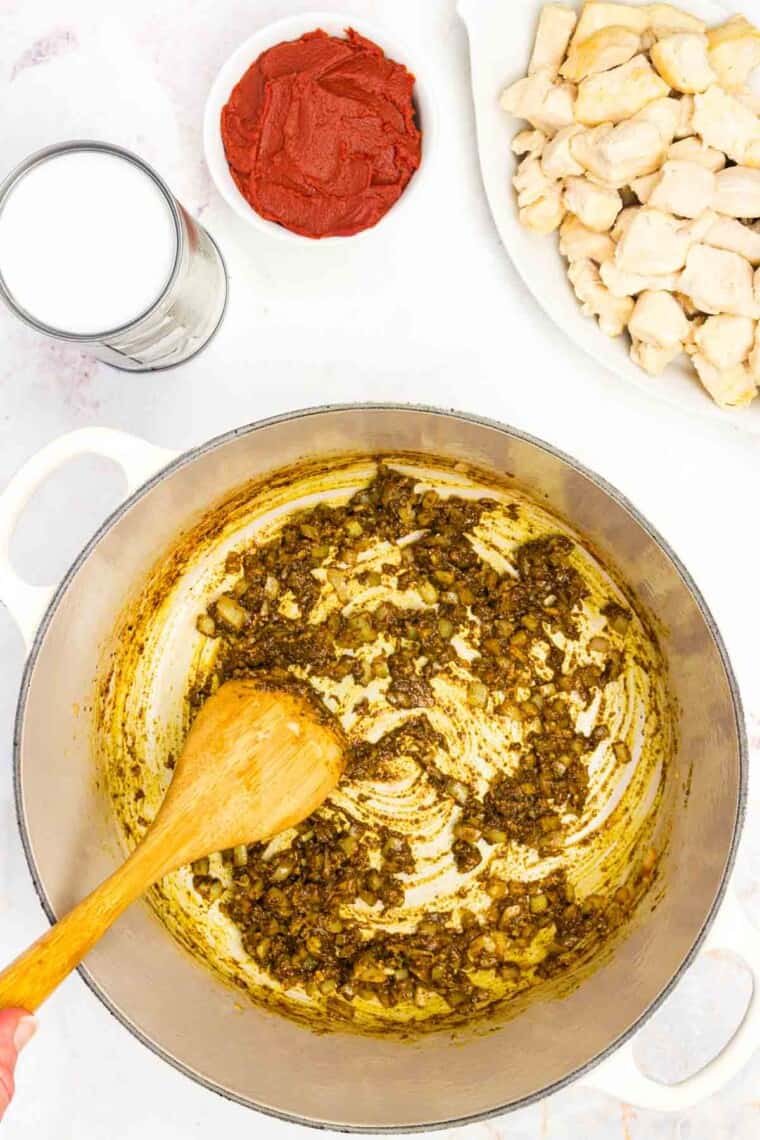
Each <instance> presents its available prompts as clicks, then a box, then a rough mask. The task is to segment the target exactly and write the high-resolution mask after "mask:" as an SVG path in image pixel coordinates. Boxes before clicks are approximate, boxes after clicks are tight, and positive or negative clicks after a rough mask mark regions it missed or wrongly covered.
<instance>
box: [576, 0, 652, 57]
mask: <svg viewBox="0 0 760 1140" xmlns="http://www.w3.org/2000/svg"><path fill="white" fill-rule="evenodd" d="M648 26H649V11H648V6H647V5H643V6H641V7H636V8H634V7H632V6H631V5H629V4H617V3H605V2H604V0H588V3H586V4H584V6H583V8H582V9H581V15H580V19H579V20H578V25H577V27H576V29H575V35H574V36H573V39H572V42H571V44H570V50H571V51H573V49H574V48H576V47H577V46H578V44H581V43H585V41H586V40H589V39H591V37H592V36H595V35H596V34H597V32H599V31H601V29H602V28H627V29H628V30H629V31H632V32H635V33H636V35H638V36H641V35H643V34H644V32H645V31H646V29H647V27H648Z"/></svg>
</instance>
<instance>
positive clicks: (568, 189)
mask: <svg viewBox="0 0 760 1140" xmlns="http://www.w3.org/2000/svg"><path fill="white" fill-rule="evenodd" d="M564 201H565V209H566V210H567V211H568V213H570V214H575V216H576V217H578V218H580V220H581V221H582V222H583V224H584V226H587V227H588V228H589V229H590V230H595V231H596V232H597V233H606V232H607V230H609V229H611V228H612V225H613V223H614V221H615V218H616V217H617V216H618V214H619V213H620V211H621V210H622V208H623V199H622V198H621V197H620V195H619V194H618V192H617V190H610V189H607V187H605V186H598V185H597V184H596V183H595V182H590V181H589V180H588V178H568V179H567V181H566V182H565V195H564Z"/></svg>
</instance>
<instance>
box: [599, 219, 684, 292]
mask: <svg viewBox="0 0 760 1140" xmlns="http://www.w3.org/2000/svg"><path fill="white" fill-rule="evenodd" d="M693 240H694V239H693V238H692V236H691V235H690V234H689V233H688V231H687V230H685V229H684V227H682V226H681V225H680V224H679V222H678V220H677V219H676V218H674V217H673V216H672V215H671V214H666V213H663V211H662V210H655V209H652V208H651V207H650V206H644V207H643V208H642V209H640V210H639V211H638V212H637V213H636V215H635V217H634V218H633V220H632V222H631V224H630V225H629V226H628V227H627V229H626V231H625V233H624V234H623V236H622V237H621V239H620V241H619V242H618V246H617V249H616V251H615V264H616V265H617V268H618V269H620V270H621V271H622V272H623V273H636V274H639V275H641V276H645V277H646V276H662V275H664V274H669V273H675V272H676V271H677V270H679V269H681V268H683V266H684V265H685V264H686V255H687V253H688V249H689V246H690V244H691V243H692V241H693Z"/></svg>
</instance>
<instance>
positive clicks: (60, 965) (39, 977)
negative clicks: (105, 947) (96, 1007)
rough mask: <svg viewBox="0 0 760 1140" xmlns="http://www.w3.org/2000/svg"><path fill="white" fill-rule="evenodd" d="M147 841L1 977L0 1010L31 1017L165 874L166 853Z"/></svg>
mask: <svg viewBox="0 0 760 1140" xmlns="http://www.w3.org/2000/svg"><path fill="white" fill-rule="evenodd" d="M151 839H152V836H148V837H146V840H145V842H144V843H143V844H142V845H141V846H140V847H138V848H137V849H136V850H135V851H134V852H133V854H132V855H131V856H130V858H129V859H128V860H127V861H126V863H124V865H123V866H121V867H120V868H119V869H118V871H115V872H114V874H113V875H111V876H110V878H108V879H106V880H105V881H104V882H102V883H101V884H100V886H99V887H96V889H95V890H94V891H93V892H92V894H90V895H88V896H87V898H85V899H83V900H82V901H81V902H80V903H78V904H77V906H75V907H74V909H73V910H70V911H69V913H68V914H67V915H66V916H65V917H64V918H62V919H61V920H60V921H59V922H57V923H56V924H55V926H53V927H52V928H51V929H50V930H48V932H47V933H46V934H43V935H42V937H41V938H38V939H37V941H36V942H34V943H33V944H32V945H31V946H30V947H29V949H28V950H25V951H24V952H23V953H22V954H20V955H19V956H18V958H16V959H15V961H13V962H12V963H11V964H10V966H8V967H7V968H6V969H5V970H3V971H2V973H0V1009H6V1008H8V1007H10V1006H14V1007H19V1008H20V1009H27V1010H29V1012H30V1013H34V1011H35V1010H36V1009H37V1008H38V1006H40V1005H41V1004H42V1002H43V1001H45V999H46V998H48V997H49V996H50V994H51V993H52V992H53V990H54V989H56V988H57V987H58V986H59V985H60V984H61V982H62V981H63V980H64V978H66V977H68V975H69V974H70V973H71V971H72V970H75V969H76V967H77V966H78V965H79V963H80V962H81V961H82V959H83V958H84V957H85V955H86V954H87V953H88V952H89V951H90V950H91V949H92V947H93V946H94V945H95V943H96V942H97V941H98V940H99V939H100V938H101V937H102V936H103V935H104V934H105V932H106V931H107V930H108V928H109V927H110V926H111V924H112V923H113V922H115V920H116V919H117V918H118V917H119V915H120V914H121V913H122V912H123V911H124V910H126V908H127V907H128V906H129V904H130V903H131V902H134V900H135V899H136V898H137V897H138V896H139V895H141V894H142V893H143V891H145V890H146V889H147V888H148V887H149V886H151V885H152V884H153V883H154V882H156V880H157V879H159V878H161V876H162V875H163V874H165V873H166V870H168V868H167V867H166V866H165V863H166V851H165V849H163V848H162V846H161V844H156V843H153V842H151Z"/></svg>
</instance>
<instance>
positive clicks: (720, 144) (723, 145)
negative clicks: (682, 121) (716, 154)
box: [693, 84, 760, 166]
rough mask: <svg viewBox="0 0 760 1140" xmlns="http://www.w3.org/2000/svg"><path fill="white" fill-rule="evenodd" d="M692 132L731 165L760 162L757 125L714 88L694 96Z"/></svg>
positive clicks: (740, 106)
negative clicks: (723, 155)
mask: <svg viewBox="0 0 760 1140" xmlns="http://www.w3.org/2000/svg"><path fill="white" fill-rule="evenodd" d="M693 124H694V132H695V134H698V135H699V137H700V138H701V139H702V142H704V143H705V144H706V145H707V146H712V147H715V149H716V150H720V151H722V152H723V153H724V154H727V155H728V157H729V158H730V159H732V160H733V161H734V162H739V163H743V162H745V161H746V160H747V159H748V158H750V161H749V162H748V165H753V166H754V165H755V164H756V162H757V161H758V158H760V154H759V153H758V151H759V149H760V121H758V118H757V116H756V115H754V114H753V113H752V111H750V110H749V108H748V107H745V106H744V105H743V104H742V103H740V102H739V100H738V99H735V98H734V97H733V95H729V94H728V92H726V91H724V90H723V89H722V88H721V87H718V86H717V84H714V85H713V86H712V87H708V89H707V91H705V92H704V94H702V95H695V96H694V118H693Z"/></svg>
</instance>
